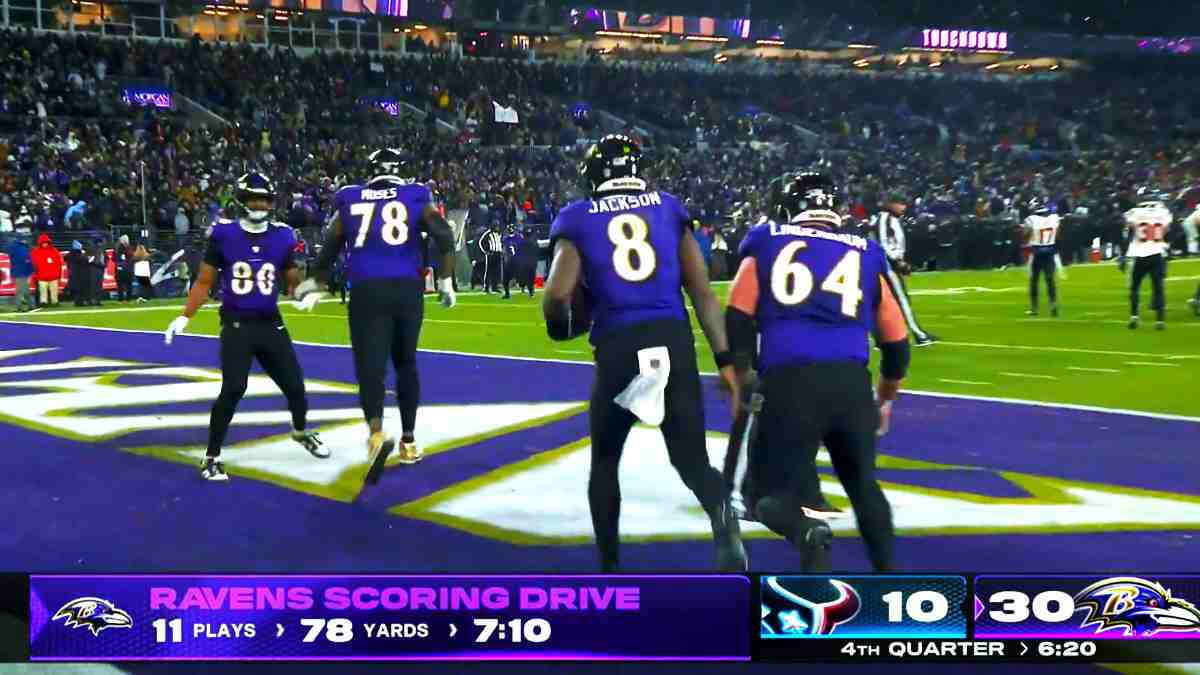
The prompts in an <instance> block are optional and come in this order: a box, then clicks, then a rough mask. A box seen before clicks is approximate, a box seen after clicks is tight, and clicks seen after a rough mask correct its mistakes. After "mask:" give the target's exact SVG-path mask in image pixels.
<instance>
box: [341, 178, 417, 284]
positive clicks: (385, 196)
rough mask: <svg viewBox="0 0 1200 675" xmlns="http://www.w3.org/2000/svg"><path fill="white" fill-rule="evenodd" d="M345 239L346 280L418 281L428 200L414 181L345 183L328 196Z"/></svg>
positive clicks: (384, 180)
mask: <svg viewBox="0 0 1200 675" xmlns="http://www.w3.org/2000/svg"><path fill="white" fill-rule="evenodd" d="M334 201H335V204H336V206H337V214H338V218H339V219H340V220H341V222H342V228H343V232H344V234H345V241H346V278H347V279H349V280H350V282H351V283H359V282H362V281H367V280H370V279H423V278H424V271H425V256H424V241H423V240H422V239H421V232H422V231H424V225H423V220H422V217H423V215H424V212H425V207H426V206H427V205H428V204H430V203H431V202H432V201H433V194H432V193H431V192H430V191H429V188H428V187H426V186H424V185H421V184H419V183H405V182H402V181H400V180H398V179H395V180H393V179H388V178H381V179H376V180H374V181H372V182H370V183H368V184H366V185H348V186H346V187H344V188H342V189H341V190H338V192H337V195H336V196H335V197H334Z"/></svg>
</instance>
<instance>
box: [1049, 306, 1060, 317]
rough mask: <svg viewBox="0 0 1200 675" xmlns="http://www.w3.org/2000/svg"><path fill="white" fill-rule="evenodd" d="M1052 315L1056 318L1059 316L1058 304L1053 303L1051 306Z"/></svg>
mask: <svg viewBox="0 0 1200 675" xmlns="http://www.w3.org/2000/svg"><path fill="white" fill-rule="evenodd" d="M1050 316H1052V317H1054V318H1056V319H1057V318H1058V305H1051V306H1050Z"/></svg>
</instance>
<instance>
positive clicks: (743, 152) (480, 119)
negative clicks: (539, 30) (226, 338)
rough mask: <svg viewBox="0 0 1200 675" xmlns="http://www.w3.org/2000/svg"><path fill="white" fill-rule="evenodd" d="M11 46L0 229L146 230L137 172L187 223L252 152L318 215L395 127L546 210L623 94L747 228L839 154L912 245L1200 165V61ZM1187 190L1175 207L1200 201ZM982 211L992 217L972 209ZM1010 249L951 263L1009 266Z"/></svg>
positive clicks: (1120, 203)
mask: <svg viewBox="0 0 1200 675" xmlns="http://www.w3.org/2000/svg"><path fill="white" fill-rule="evenodd" d="M0 64H2V65H3V67H2V68H0V160H2V164H0V228H2V229H8V228H10V227H13V226H16V227H18V228H20V227H30V228H31V229H32V230H34V231H51V232H54V231H58V230H64V229H65V230H72V229H87V230H99V231H105V230H109V229H110V228H112V227H114V226H116V227H119V228H129V229H132V228H133V226H140V224H141V222H142V218H143V211H142V209H143V199H142V194H143V181H144V195H145V199H144V208H145V213H146V216H145V217H146V220H147V221H148V224H149V225H150V226H151V227H153V228H155V229H157V230H159V231H165V232H174V233H175V234H176V235H178V236H180V237H184V238H187V237H195V236H197V234H198V233H202V232H203V231H204V230H205V229H206V228H207V225H208V224H209V223H210V222H211V221H212V220H213V218H214V217H216V216H217V214H218V213H220V211H221V210H222V209H225V208H228V206H229V204H230V201H231V200H232V198H233V182H234V181H235V180H236V178H237V176H239V175H240V174H242V173H243V172H245V171H247V170H250V169H252V168H257V169H259V170H262V171H265V172H266V173H267V174H269V175H271V176H272V177H273V178H274V180H275V181H276V182H277V184H278V187H279V193H280V196H281V203H279V204H278V205H277V206H278V207H279V211H280V216H281V218H282V219H284V220H286V221H287V222H288V223H289V224H292V225H293V226H298V227H304V226H317V225H319V224H320V223H321V222H323V220H324V218H325V216H326V215H327V213H328V211H329V209H330V205H331V196H332V192H333V191H334V189H335V188H336V187H337V186H338V185H340V184H343V183H345V182H348V181H353V180H356V179H359V178H361V176H360V175H359V174H360V173H361V168H360V167H361V161H362V159H363V157H365V155H366V154H367V152H368V151H369V149H374V148H378V147H380V146H381V145H385V144H386V145H393V146H396V147H401V148H404V150H405V151H406V152H408V153H409V154H410V155H411V156H412V157H413V158H414V160H415V162H416V163H417V164H418V166H419V167H420V168H419V175H420V177H422V178H424V179H428V180H429V181H431V183H432V185H433V186H434V188H435V190H436V191H437V193H438V194H439V195H440V197H441V198H442V199H443V200H444V202H445V204H446V206H447V207H448V208H450V209H466V210H468V212H469V213H470V214H471V222H472V225H474V226H475V227H484V226H487V225H491V224H493V223H499V224H500V225H502V226H507V225H515V226H518V227H520V226H529V225H533V224H540V225H545V224H547V223H548V222H549V221H550V220H551V219H552V218H553V216H554V215H555V214H556V213H557V210H558V209H560V208H561V207H562V206H563V205H565V203H567V202H568V201H569V200H571V199H572V198H575V197H577V196H579V194H580V186H579V181H578V178H577V172H576V168H575V167H576V164H577V162H578V157H579V154H580V153H579V147H580V144H581V143H582V142H584V141H586V139H588V138H593V137H595V136H596V135H597V134H598V126H599V124H600V120H599V119H598V116H597V115H596V114H595V110H604V111H607V112H610V113H612V114H613V115H615V116H617V117H615V118H613V117H610V118H609V120H608V121H609V128H608V129H606V130H609V131H611V130H613V129H612V128H611V124H612V122H611V120H612V119H621V120H623V121H624V123H625V127H624V129H618V130H624V131H626V132H628V133H631V134H634V135H637V136H639V138H640V139H641V140H643V141H644V142H645V143H646V144H647V146H648V147H649V148H650V150H649V152H648V154H649V159H650V160H651V161H650V174H651V176H652V177H653V179H654V181H655V184H656V185H658V186H659V187H661V188H663V189H666V190H668V191H671V192H673V193H675V194H677V195H679V196H680V197H681V198H683V199H684V200H685V201H686V202H687V203H688V204H689V206H690V208H691V209H692V212H693V214H694V215H695V216H696V218H697V219H698V220H699V221H701V222H702V223H705V224H707V225H714V226H717V227H719V228H721V229H725V230H726V231H727V232H728V233H729V234H730V235H731V238H733V239H734V240H735V241H734V242H733V243H734V245H735V247H736V237H737V234H736V233H737V231H738V230H739V229H742V230H744V227H745V225H746V224H747V223H752V222H753V221H755V220H756V219H757V217H758V216H759V214H761V213H762V206H763V188H764V186H765V185H766V184H767V183H768V182H769V181H770V180H771V178H773V177H775V176H778V175H780V174H781V173H782V172H783V171H785V170H789V169H794V168H798V167H805V166H823V167H826V168H827V169H828V170H830V171H832V172H833V173H835V174H836V175H838V176H839V178H840V179H841V183H842V184H843V185H845V186H846V189H847V191H848V193H849V194H848V195H847V197H848V199H847V203H848V204H849V205H850V213H851V215H853V216H854V217H855V218H856V219H857V220H859V221H860V222H861V221H865V219H866V218H868V217H869V215H870V214H872V213H874V212H876V211H877V210H878V209H880V208H881V207H882V203H883V200H884V196H885V195H887V194H891V193H895V192H900V193H902V194H903V195H904V196H905V198H906V199H907V200H908V201H909V202H910V204H911V205H912V208H911V209H910V212H909V214H910V216H911V217H913V219H914V221H915V222H916V223H918V224H920V223H924V225H922V226H919V227H917V228H915V229H916V234H915V236H914V240H915V242H914V243H915V245H916V246H917V247H920V246H921V244H920V242H921V241H922V239H925V240H928V242H929V244H928V246H929V247H931V249H936V248H937V247H938V246H939V245H940V244H944V243H945V242H946V241H947V240H952V239H957V238H961V237H962V236H965V235H964V234H963V233H966V232H970V231H976V232H978V233H979V234H978V237H979V238H980V240H981V241H984V242H991V243H993V244H994V243H995V242H998V241H1001V240H1003V239H1004V238H1005V237H1008V238H1009V239H1012V238H1013V234H1012V228H1011V225H1012V224H1014V223H1015V221H1016V220H1017V218H1018V216H1019V210H1020V208H1021V207H1022V206H1023V205H1024V204H1026V203H1027V202H1028V200H1029V199H1030V198H1032V197H1033V196H1039V197H1042V198H1045V199H1047V200H1049V201H1050V202H1052V203H1053V204H1055V206H1056V208H1057V209H1058V211H1059V212H1060V213H1064V214H1074V215H1075V217H1076V218H1078V222H1079V223H1081V224H1082V225H1083V227H1080V228H1076V229H1075V235H1072V234H1071V230H1070V229H1068V231H1067V232H1065V233H1064V238H1066V239H1068V240H1070V241H1071V242H1073V244H1074V246H1072V245H1071V244H1068V246H1067V248H1068V249H1078V248H1079V247H1080V246H1083V245H1084V244H1085V243H1090V242H1091V240H1092V238H1093V237H1102V238H1104V239H1105V240H1106V241H1117V240H1118V239H1119V236H1118V235H1117V232H1118V231H1119V221H1118V219H1117V218H1116V215H1117V214H1119V213H1120V212H1122V211H1123V210H1124V209H1126V208H1128V206H1129V205H1130V202H1131V201H1132V200H1133V198H1134V190H1135V189H1136V188H1137V187H1138V186H1141V185H1145V184H1154V185H1156V186H1158V187H1159V188H1162V189H1165V190H1169V191H1172V192H1174V193H1176V194H1183V193H1184V192H1185V191H1187V190H1188V189H1190V188H1192V187H1193V185H1194V184H1195V181H1196V179H1197V177H1200V167H1198V165H1197V157H1196V156H1195V154H1194V151H1193V150H1194V147H1195V142H1196V140H1197V139H1198V138H1200V122H1198V121H1197V120H1200V115H1198V114H1197V113H1200V109H1198V108H1200V96H1197V95H1196V94H1195V92H1194V88H1192V87H1188V86H1184V84H1185V82H1186V81H1187V79H1186V78H1187V77H1188V75H1189V74H1188V73H1187V72H1182V73H1181V72H1180V71H1179V69H1177V68H1170V67H1156V68H1155V69H1154V71H1153V73H1154V74H1152V75H1150V74H1145V72H1144V71H1139V70H1136V69H1132V70H1131V69H1130V67H1129V66H1127V65H1124V64H1107V65H1105V66H1104V67H1103V68H1098V69H1097V70H1095V71H1093V72H1079V73H1072V74H1069V75H1068V74H1066V73H1062V74H1061V76H1060V75H1059V74H1057V73H1049V74H1047V75H1048V76H1049V77H1045V78H1040V79H1039V78H1021V77H1020V76H1019V75H1018V76H1017V77H1015V78H1014V77H1003V78H1002V77H989V78H981V77H980V72H979V69H978V68H977V67H975V68H973V69H972V70H970V71H969V72H967V71H966V67H965V66H962V67H961V68H960V67H959V66H958V65H957V64H953V63H947V64H946V67H945V68H943V69H942V70H941V72H938V73H935V74H930V73H929V72H928V71H927V69H924V68H922V69H921V70H922V71H923V72H922V76H919V77H918V76H914V75H913V74H912V73H911V72H909V73H903V74H900V75H897V74H895V73H890V74H881V73H864V72H847V71H846V70H844V69H837V68H831V67H820V68H814V67H809V66H800V65H795V64H782V65H781V64H770V65H767V64H763V63H752V64H715V65H714V64H712V63H704V64H699V63H696V62H692V61H680V60H675V61H671V62H645V61H639V62H622V63H612V62H606V61H603V60H601V59H600V58H599V57H598V56H593V57H592V58H591V59H589V60H587V61H584V62H571V63H566V62H562V63H560V62H554V61H543V62H539V63H531V62H526V61H520V60H496V59H474V58H466V59H453V58H449V57H448V56H447V55H446V54H443V53H440V52H436V51H431V52H429V53H428V54H425V55H424V56H421V57H409V58H396V57H383V56H378V55H370V54H366V53H358V54H353V53H348V52H316V53H315V54H313V55H312V56H310V57H307V58H302V57H300V56H298V55H297V54H295V53H293V52H291V51H288V50H282V49H272V50H266V49H256V48H252V47H250V46H246V45H241V46H227V45H217V44H212V43H205V42H202V41H200V40H199V39H193V40H191V41H190V42H186V43H182V44H174V43H167V42H161V43H152V42H140V41H133V42H126V41H123V40H111V39H109V40H103V39H99V38H96V37H92V36H85V35H75V36H64V35H55V34H35V33H33V32H29V31H25V32H18V31H13V32H5V33H3V39H2V40H0ZM1159 65H1162V64H1159ZM1050 78H1053V79H1050ZM1014 80H1015V81H1014ZM128 82H153V83H164V84H166V85H167V86H169V87H171V88H172V89H173V91H175V92H176V93H178V94H182V95H184V96H187V97H189V98H190V99H192V100H194V101H196V102H198V103H199V104H201V105H202V106H204V107H205V108H207V109H209V110H211V111H213V112H215V113H216V114H217V115H220V116H221V117H223V118H224V119H225V120H228V122H229V123H228V124H210V125H197V124H195V123H194V120H189V119H188V118H187V117H186V116H185V115H184V114H183V113H181V112H172V111H160V110H156V109H154V108H151V107H147V108H142V109H135V110H131V109H130V108H129V106H128V104H126V103H124V102H123V101H122V100H121V87H122V85H123V84H124V83H128ZM389 97H390V98H394V99H399V100H400V101H403V102H404V103H406V104H409V105H411V106H413V107H415V108H416V109H418V110H421V111H424V112H427V113H429V114H428V116H426V117H425V118H424V119H422V118H421V117H422V116H420V115H414V114H403V115H400V116H392V115H389V114H387V113H386V112H385V111H384V110H383V109H382V107H381V106H380V105H378V104H377V103H373V101H376V100H378V99H380V98H384V99H387V98H389ZM581 101H586V102H587V104H586V105H581V104H580V102H581ZM493 103H495V104H499V105H504V106H507V107H511V108H512V109H513V110H516V111H517V112H518V114H519V119H520V121H519V123H518V124H515V125H512V124H501V123H498V122H495V121H494V120H493V118H492V113H493ZM439 120H440V122H439ZM442 122H446V123H448V124H449V125H451V126H446V125H444V124H441V123H442ZM439 127H440V128H439ZM451 128H453V129H455V131H453V132H450V131H448V129H451ZM1193 194H1195V191H1193V192H1192V193H1187V195H1186V199H1185V200H1184V201H1186V202H1187V203H1186V204H1182V205H1181V208H1188V209H1190V208H1191V207H1193V206H1194V205H1195V198H1194V197H1193V196H1191V195H1193ZM985 222H986V223H992V224H993V226H988V227H982V226H978V224H979V223H985ZM996 223H999V225H996ZM1005 223H1006V224H1007V225H1005ZM972 228H974V229H972ZM1008 244H1012V242H1011V241H1009V242H1008ZM734 250H736V248H734ZM1015 250H1016V249H1015V247H1014V246H1011V245H1006V248H1005V252H1003V253H1002V254H1000V255H999V256H993V255H982V256H978V257H975V256H968V257H967V259H962V258H957V257H956V258H953V259H950V260H944V261H942V262H941V264H946V265H954V264H1003V263H1004V262H1010V261H1011V260H1010V258H1011V256H1012V254H1014V252H1015ZM933 259H934V257H933V256H932V255H931V256H930V260H933Z"/></svg>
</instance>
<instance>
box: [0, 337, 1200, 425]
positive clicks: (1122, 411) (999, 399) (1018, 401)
mask: <svg viewBox="0 0 1200 675" xmlns="http://www.w3.org/2000/svg"><path fill="white" fill-rule="evenodd" d="M0 323H15V324H23V325H36V326H41V327H45V328H75V329H80V330H93V331H103V332H107V333H137V334H142V335H147V334H149V335H161V334H162V332H161V331H157V330H141V329H135V328H106V327H98V326H79V325H72V324H43V323H37V322H29V321H12V320H9V319H6V318H4V317H3V316H0ZM182 337H183V338H201V339H208V340H216V339H218V337H219V336H217V335H199V334H196V335H193V334H190V333H185V334H184V335H183V336H182ZM293 342H294V343H295V344H298V345H304V346H306V347H331V348H334V349H350V345H342V344H328V343H324V342H307V341H302V340H294V341H293ZM938 344H946V343H938ZM966 344H967V346H974V345H972V344H971V343H966ZM986 346H992V347H998V348H1013V346H1012V345H986ZM1015 348H1018V349H1019V348H1028V349H1033V350H1038V349H1043V348H1041V347H1023V346H1017V347H1015ZM1061 349H1068V348H1066V347H1063V348H1061ZM418 351H421V352H425V353H428V354H449V355H453V356H471V357H476V358H482V359H505V360H509V361H526V362H530V363H561V364H565V365H570V366H579V367H581V368H592V367H595V364H594V363H592V362H590V361H572V360H568V359H548V358H544V357H542V358H539V357H533V356H507V355H504V354H480V353H478V352H464V351H458V350H451V349H420V350H418ZM1075 351H1083V352H1085V353H1112V352H1092V351H1090V350H1075ZM1117 353H1118V354H1127V353H1128V352H1117ZM1131 355H1133V356H1154V355H1152V354H1131ZM1186 358H1191V357H1190V356H1188V357H1186ZM700 374H701V375H706V376H715V375H716V373H715V372H706V371H701V373H700ZM939 381H941V382H949V383H951V384H971V385H993V384H995V383H993V382H977V381H972V380H951V379H940V380H939ZM904 394H905V395H906V396H929V397H932V398H958V399H964V400H968V401H986V402H989V403H1011V404H1014V405H1028V406H1035V407H1039V408H1061V409H1065V410H1082V411H1086V412H1097V413H1107V414H1114V415H1128V416H1131V417H1146V418H1150V419H1160V420H1173V421H1180V422H1196V423H1200V417H1194V416H1189V415H1175V414H1171V413H1156V412H1149V411H1145V410H1130V409H1127V408H1105V407H1101V406H1094V405H1086V404H1079V403H1058V402H1048V401H1034V400H1030V399H1022V398H1008V397H1003V396H977V395H972V394H958V393H950V392H941V391H926V390H920V389H913V390H906V391H905V392H904Z"/></svg>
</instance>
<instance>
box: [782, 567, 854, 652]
mask: <svg viewBox="0 0 1200 675" xmlns="http://www.w3.org/2000/svg"><path fill="white" fill-rule="evenodd" d="M762 581H763V593H762V615H761V617H760V624H761V628H762V633H763V634H764V635H795V636H797V637H798V636H801V635H830V634H832V633H833V632H834V631H835V630H836V629H837V627H838V626H840V625H842V624H844V623H846V622H848V621H850V620H851V619H853V618H854V617H855V616H857V615H858V610H859V608H860V607H862V601H861V600H859V597H858V591H856V590H854V587H853V586H851V585H850V584H848V583H846V582H844V581H839V580H837V579H830V580H829V583H830V585H832V586H833V588H834V589H835V590H836V591H837V593H838V595H837V597H836V598H834V599H833V600H830V601H828V602H813V601H811V600H808V599H807V598H803V597H800V596H799V595H796V594H795V593H793V592H791V591H789V590H788V589H786V588H784V587H783V585H782V584H781V583H780V582H779V577H763V580H762Z"/></svg>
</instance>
